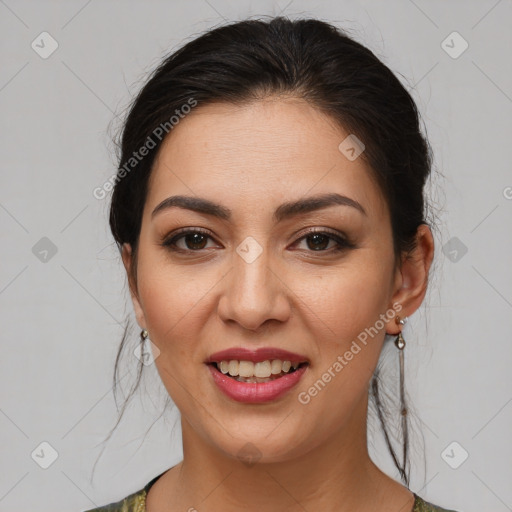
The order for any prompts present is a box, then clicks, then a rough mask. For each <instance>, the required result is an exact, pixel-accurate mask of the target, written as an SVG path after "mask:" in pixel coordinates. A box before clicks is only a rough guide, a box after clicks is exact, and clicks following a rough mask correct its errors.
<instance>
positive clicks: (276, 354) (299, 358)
mask: <svg viewBox="0 0 512 512" xmlns="http://www.w3.org/2000/svg"><path fill="white" fill-rule="evenodd" d="M233 359H234V360H238V361H252V362H253V363H259V362H261V361H267V360H270V361H271V360H273V359H279V360H281V361H290V362H291V363H303V362H308V358H307V357H306V356H303V355H301V354H295V353H294V352H290V351H288V350H283V349H280V348H276V347H262V348H258V349H256V350H250V349H247V348H241V347H234V348H228V349H226V350H221V351H220V352H215V353H214V354H211V355H210V356H209V357H208V359H207V360H206V361H205V363H207V364H209V363H220V362H221V361H230V360H233Z"/></svg>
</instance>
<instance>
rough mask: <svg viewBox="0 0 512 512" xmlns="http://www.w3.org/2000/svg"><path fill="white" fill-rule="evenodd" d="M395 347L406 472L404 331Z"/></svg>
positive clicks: (398, 323)
mask: <svg viewBox="0 0 512 512" xmlns="http://www.w3.org/2000/svg"><path fill="white" fill-rule="evenodd" d="M395 321H396V324H397V325H402V326H403V325H405V323H406V322H407V318H400V317H399V316H397V317H396V319H395ZM395 346H396V348H397V349H398V363H399V366H400V414H401V417H402V432H403V435H404V438H405V439H404V441H405V442H404V447H405V449H404V453H403V462H402V467H403V469H404V471H405V464H406V460H407V446H408V440H407V406H406V403H405V391H404V349H405V340H404V337H403V336H402V331H400V332H399V333H398V336H397V337H396V339H395Z"/></svg>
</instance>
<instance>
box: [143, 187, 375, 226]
mask: <svg viewBox="0 0 512 512" xmlns="http://www.w3.org/2000/svg"><path fill="white" fill-rule="evenodd" d="M338 205H339V206H350V207H352V208H355V209H356V210H358V211H359V212H361V213H362V214H363V215H367V213H366V210H365V209H364V208H363V206H362V205H361V203H359V202H357V201H356V200H354V199H351V198H350V197H347V196H343V195H340V194H335V193H330V194H321V195H316V196H310V197H307V198H305V199H299V200H298V201H290V202H287V203H283V204H282V205H280V206H278V207H277V208H276V209H275V211H274V214H273V219H274V222H281V221H283V220H284V219H288V218H290V217H295V216H297V215H301V214H304V213H309V212H313V211H316V210H320V209H323V208H328V207H330V206H338ZM173 207H178V208H183V209H186V210H192V211H194V212H198V213H203V214H205V215H212V216H213V217H218V218H219V219H223V220H229V219H230V218H231V215H232V211H231V210H230V209H229V208H226V207H225V206H222V205H220V204H217V203H215V202H213V201H210V200H209V199H205V198H202V197H191V196H171V197H168V198H167V199H164V200H163V201H162V202H161V203H160V204H159V205H158V206H156V208H155V209H154V210H153V212H152V214H151V218H152V219H153V218H154V217H155V216H156V215H157V214H158V213H160V212H162V211H164V210H167V209H168V208H173Z"/></svg>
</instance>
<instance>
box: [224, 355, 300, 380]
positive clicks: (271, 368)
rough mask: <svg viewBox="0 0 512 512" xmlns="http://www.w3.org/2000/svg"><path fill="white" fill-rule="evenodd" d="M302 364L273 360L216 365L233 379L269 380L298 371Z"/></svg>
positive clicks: (231, 362)
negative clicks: (292, 370)
mask: <svg viewBox="0 0 512 512" xmlns="http://www.w3.org/2000/svg"><path fill="white" fill-rule="evenodd" d="M299 364H300V363H292V362H290V361H281V360H280V359H273V360H272V361H269V360H267V361H261V362H258V363H253V362H252V361H237V360H235V359H233V360H231V361H221V362H220V363H216V365H217V368H218V369H219V370H220V371H221V372H222V373H224V374H226V373H229V375H231V377H238V376H240V377H247V378H248V377H258V378H262V379H265V378H269V377H270V376H272V375H279V374H280V373H282V372H284V373H288V372H289V371H290V370H291V369H292V368H293V369H294V370H296V369H297V368H298V367H299Z"/></svg>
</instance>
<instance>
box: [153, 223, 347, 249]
mask: <svg viewBox="0 0 512 512" xmlns="http://www.w3.org/2000/svg"><path fill="white" fill-rule="evenodd" d="M192 234H201V235H204V236H206V237H208V238H211V239H212V240H213V237H212V236H211V235H210V233H209V232H208V231H207V230H205V229H202V228H193V229H192V228H183V229H180V230H178V231H177V232H176V233H175V234H174V235H173V236H172V237H170V238H167V239H166V240H164V241H163V242H162V244H161V246H162V247H165V248H167V249H168V250H170V251H172V252H181V253H191V252H200V251H202V250H204V249H197V250H194V249H181V248H179V247H176V242H177V241H178V240H180V239H181V238H184V237H185V236H187V235H192ZM316 234H318V235H325V236H327V237H328V238H330V239H331V240H334V241H335V242H336V243H337V244H338V246H337V247H334V248H331V249H322V250H318V251H314V250H308V252H312V253H338V252H341V251H343V250H346V249H353V248H354V247H355V245H354V244H353V243H352V242H350V241H349V240H348V239H347V238H345V237H344V236H342V235H341V234H339V233H337V232H333V231H330V230H325V229H323V230H320V229H314V230H310V231H308V232H306V233H304V234H303V235H302V236H301V237H300V238H299V239H298V240H296V242H295V244H297V243H298V242H300V241H302V240H304V239H306V238H307V237H308V236H311V235H316Z"/></svg>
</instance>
